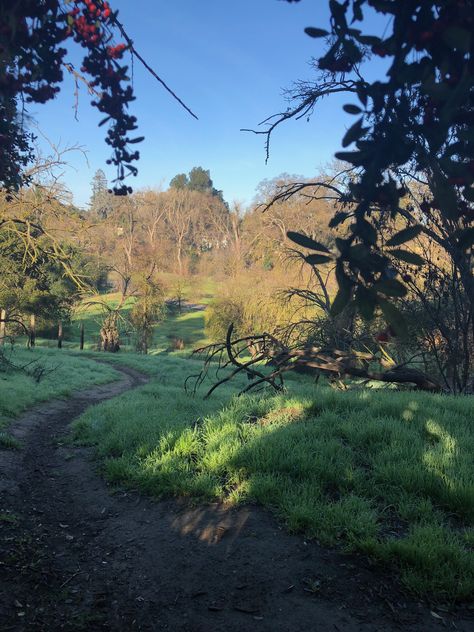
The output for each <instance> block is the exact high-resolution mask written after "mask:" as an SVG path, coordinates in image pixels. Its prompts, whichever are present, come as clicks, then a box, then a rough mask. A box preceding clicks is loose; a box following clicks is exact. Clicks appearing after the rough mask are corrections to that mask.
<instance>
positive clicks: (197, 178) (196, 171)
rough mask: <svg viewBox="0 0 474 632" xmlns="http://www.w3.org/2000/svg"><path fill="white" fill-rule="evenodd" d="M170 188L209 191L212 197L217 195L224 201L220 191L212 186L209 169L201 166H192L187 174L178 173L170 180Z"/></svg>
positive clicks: (200, 191)
mask: <svg viewBox="0 0 474 632" xmlns="http://www.w3.org/2000/svg"><path fill="white" fill-rule="evenodd" d="M170 188H171V189H178V190H181V189H189V190H190V191H198V192H199V193H209V194H211V195H213V196H214V197H218V198H219V199H220V200H222V201H224V199H223V196H222V191H219V190H218V189H216V188H214V183H213V182H212V179H211V172H210V171H209V169H203V168H202V167H193V168H192V169H191V171H190V172H189V173H188V174H185V173H178V174H177V175H175V176H174V178H172V180H171V182H170Z"/></svg>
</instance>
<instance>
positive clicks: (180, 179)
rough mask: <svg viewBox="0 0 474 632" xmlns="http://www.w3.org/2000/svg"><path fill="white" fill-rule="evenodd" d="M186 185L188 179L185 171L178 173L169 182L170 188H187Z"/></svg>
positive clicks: (187, 184)
mask: <svg viewBox="0 0 474 632" xmlns="http://www.w3.org/2000/svg"><path fill="white" fill-rule="evenodd" d="M188 186H189V179H188V176H187V175H186V174H185V173H178V174H177V175H175V177H174V178H172V180H171V182H170V189H178V190H180V189H187V188H188Z"/></svg>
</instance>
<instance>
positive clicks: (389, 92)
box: [206, 0, 474, 392]
mask: <svg viewBox="0 0 474 632" xmlns="http://www.w3.org/2000/svg"><path fill="white" fill-rule="evenodd" d="M287 1H288V2H291V1H299V0H287ZM329 9H330V16H331V17H330V23H329V24H328V27H327V29H323V28H320V25H318V27H308V28H307V29H306V34H307V35H308V36H309V37H312V38H324V40H325V44H326V46H325V50H324V53H323V55H322V56H321V57H319V58H318V59H315V60H313V66H314V69H315V71H316V76H315V78H314V80H312V81H311V82H298V83H297V84H296V85H295V86H294V88H293V89H292V90H291V91H290V92H289V97H290V107H289V108H287V109H285V111H283V112H281V113H280V114H277V115H275V116H272V117H270V118H269V119H267V121H266V122H267V123H268V126H267V128H266V129H265V130H257V131H256V133H259V134H265V135H266V150H267V156H268V152H269V146H270V140H271V135H272V133H273V132H274V131H275V129H276V128H277V127H278V126H279V125H280V124H282V123H284V122H285V121H288V120H290V119H293V118H295V119H299V118H304V117H307V116H310V115H311V114H312V113H313V111H315V109H316V108H317V105H318V103H319V101H320V100H321V99H323V98H325V97H330V96H331V95H334V94H341V93H347V94H348V95H351V96H352V97H353V98H352V102H350V103H347V104H346V105H345V106H344V110H345V111H346V112H347V113H348V114H349V115H352V116H355V117H357V119H356V122H355V123H354V124H353V125H352V126H351V127H350V128H349V129H348V131H347V132H346V134H345V135H344V138H343V139H342V145H343V147H344V149H345V150H344V151H342V152H339V153H337V154H336V158H338V159H339V160H341V161H344V162H345V163H346V164H348V165H349V167H348V168H345V169H344V170H343V171H341V173H340V174H339V177H337V178H333V179H332V181H329V182H328V181H327V180H317V181H313V182H306V183H301V184H299V185H298V186H296V187H295V186H294V184H290V185H289V186H285V185H283V186H282V187H281V189H280V190H279V191H278V192H277V194H276V195H275V197H274V199H273V200H272V201H271V202H270V203H269V204H268V205H267V208H270V207H272V206H274V204H275V202H276V201H281V200H288V199H290V198H291V197H292V196H293V195H294V194H295V193H296V192H298V193H301V192H302V191H305V195H307V196H308V197H312V198H314V199H328V198H331V199H332V200H333V201H334V203H335V206H336V208H335V213H334V215H333V217H332V219H331V221H330V224H329V225H330V227H332V228H337V230H338V235H337V237H336V238H335V240H334V244H333V245H332V244H328V243H323V242H322V241H320V240H318V239H316V238H315V235H314V234H312V233H313V231H311V230H308V232H307V233H304V232H302V231H299V232H296V231H288V233H287V234H288V237H289V238H290V239H291V240H292V241H293V243H295V244H296V245H297V246H298V247H299V248H300V249H301V256H302V257H303V258H304V259H305V260H306V262H307V263H308V264H310V265H311V266H312V267H313V268H314V269H315V270H316V269H317V268H318V266H325V267H327V266H334V268H335V276H336V279H337V284H338V291H337V293H336V296H335V298H334V300H333V301H332V306H331V312H330V314H329V318H330V319H336V318H338V317H340V316H344V318H345V319H346V320H347V322H349V323H350V325H348V326H345V329H346V330H347V331H349V333H350V339H349V340H348V342H347V345H346V348H345V349H340V348H337V347H336V348H335V347H334V346H328V347H326V346H325V345H323V346H318V345H315V344H312V342H311V340H310V339H309V340H308V339H307V338H306V341H305V340H303V341H299V342H298V343H297V344H296V345H293V346H286V347H285V346H283V345H282V344H281V339H280V340H275V338H274V337H272V336H271V335H269V334H263V335H260V336H258V335H252V336H249V337H247V338H246V339H240V340H233V338H232V334H233V327H232V326H231V327H229V329H228V332H227V336H226V341H225V343H223V344H222V345H217V346H214V347H213V348H211V349H209V356H208V360H210V359H213V358H216V357H218V356H219V354H220V353H223V352H224V353H226V355H227V358H228V361H229V362H230V363H232V364H233V365H234V366H235V367H237V368H236V369H235V370H234V373H237V372H239V371H245V372H247V374H248V375H249V377H250V378H251V379H252V380H253V381H252V384H251V386H250V387H254V386H258V385H261V384H262V383H269V384H271V385H272V386H273V387H275V388H280V387H281V382H280V379H281V377H282V374H283V373H284V372H286V371H288V370H291V369H293V370H299V369H304V368H306V369H308V370H316V371H323V372H326V373H329V374H332V375H336V376H337V375H351V376H355V377H359V378H365V379H376V380H381V381H385V382H399V383H409V384H415V385H416V386H417V387H418V388H422V389H426V390H441V389H443V388H446V389H447V390H453V391H454V392H459V391H460V390H469V389H470V388H472V380H470V381H469V380H468V379H466V376H469V375H470V374H471V375H472V368H471V367H472V365H473V358H474V327H473V322H474V319H473V314H474V277H473V274H472V267H473V258H472V257H473V243H474V186H473V184H474V162H473V156H474V63H473V53H474V37H473V35H472V27H473V24H474V5H473V3H472V2H471V1H467V0H437V1H435V2H428V1H426V0H411V1H410V2H397V1H396V0H343V1H342V0H341V1H338V0H330V1H329ZM369 14H371V15H372V18H373V17H374V14H375V16H376V17H377V18H379V19H382V20H384V21H385V25H384V29H382V30H383V35H382V36H376V35H373V34H372V33H371V32H370V26H368V25H369V24H373V23H374V22H373V20H371V21H370V23H369V22H368V20H367V19H366V18H367V16H368V15H369ZM374 57H379V58H383V59H384V62H385V64H386V68H387V72H386V75H385V76H384V77H378V78H376V79H374V78H373V73H368V72H367V62H369V61H370V60H371V59H373V58H374ZM354 101H356V102H354ZM349 148H351V149H352V150H351V151H350V150H349ZM417 184H421V185H422V190H421V195H420V191H417V190H416V189H417V187H416V185H417ZM416 240H418V242H420V246H419V247H418V246H417V241H416ZM430 242H431V243H433V244H435V246H436V247H437V248H438V253H437V254H436V255H435V258H434V261H435V265H433V258H429V257H426V256H425V253H424V248H426V245H427V244H429V243H430ZM439 258H441V259H443V260H444V261H445V264H444V265H442V266H440V265H438V261H439ZM323 269H324V268H323ZM420 269H421V271H422V272H421V274H420ZM413 279H415V288H413V287H412V288H411V291H412V293H413V294H414V295H415V296H416V295H418V297H420V295H421V296H422V297H423V298H425V297H426V300H425V302H424V305H425V306H426V310H425V312H424V316H426V315H429V314H430V313H431V314H433V310H434V312H435V313H436V314H437V315H436V314H435V316H430V318H431V321H430V327H431V333H432V334H433V335H432V339H435V338H438V334H437V332H436V331H435V325H436V326H438V327H439V328H440V329H441V328H444V333H441V337H442V339H443V342H442V345H443V346H445V347H446V348H447V349H448V356H447V358H446V362H444V360H443V361H442V362H441V363H439V364H440V365H441V367H442V369H443V383H441V381H440V376H439V375H433V374H426V373H424V372H423V371H420V370H418V369H417V368H414V367H413V365H412V363H411V359H410V357H407V356H406V355H405V357H401V356H399V357H392V356H391V355H390V353H389V352H388V351H387V348H386V345H387V344H389V343H390V341H391V340H392V339H395V340H400V339H403V338H405V337H406V335H407V319H406V318H403V317H402V314H401V312H400V309H399V307H400V305H401V304H402V300H404V299H408V298H409V289H410V288H409V286H410V284H412V285H413V283H412V280H413ZM449 286H451V287H449ZM452 288H455V291H454V292H453V291H451V289H452ZM427 293H428V294H427ZM413 294H412V296H413ZM446 301H447V302H448V303H449V310H450V313H452V316H451V315H450V316H449V318H444V317H443V318H439V317H438V316H439V314H440V313H442V312H443V310H444V309H445V308H446V305H448V303H446ZM418 304H423V301H421V302H419V303H418ZM466 307H467V309H465V308H466ZM355 310H357V311H358V312H359V313H360V314H361V315H362V316H363V318H364V319H365V320H366V321H369V322H370V321H372V320H373V319H374V318H377V317H380V315H381V316H382V317H383V318H384V319H385V320H386V321H388V324H389V327H387V328H386V329H385V330H384V331H382V332H380V333H379V334H378V335H377V336H376V340H377V342H378V343H379V349H378V350H377V348H375V349H374V348H372V349H365V350H364V349H357V339H354V332H355V331H356V329H357V327H356V326H355V325H356V323H355V320H354V315H355ZM451 310H452V312H451ZM453 323H454V324H453ZM357 326H358V325H357ZM453 332H455V335H456V337H459V338H458V339H456V340H449V339H450V338H451V337H452V333H453ZM448 342H449V343H451V344H448ZM256 343H258V344H259V348H260V349H261V353H260V354H259V356H258V357H257V358H253V359H252V362H251V364H249V363H248V362H246V361H245V359H244V356H243V355H242V354H245V353H246V352H248V349H249V346H250V345H255V344H256ZM305 343H306V344H305ZM433 343H434V348H435V352H438V351H440V350H441V348H442V345H441V344H439V343H438V342H437V341H434V340H433ZM459 349H463V350H464V351H463V353H464V355H463V357H462V358H461V361H460V363H459V364H460V365H461V366H459V364H458V366H457V367H455V368H453V356H456V354H457V353H458V351H459ZM256 361H260V362H263V361H266V362H267V366H269V367H271V372H270V373H266V374H265V373H264V372H262V371H260V370H259V371H257V370H255V369H253V368H252V366H251V365H253V363H254V362H256ZM206 366H207V367H209V366H210V365H209V364H207V365H206ZM445 367H446V370H445Z"/></svg>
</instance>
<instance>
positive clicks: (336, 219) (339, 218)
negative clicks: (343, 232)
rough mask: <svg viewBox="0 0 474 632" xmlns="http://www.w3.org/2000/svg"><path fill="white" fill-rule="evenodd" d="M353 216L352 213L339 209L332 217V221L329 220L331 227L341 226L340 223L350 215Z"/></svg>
mask: <svg viewBox="0 0 474 632" xmlns="http://www.w3.org/2000/svg"><path fill="white" fill-rule="evenodd" d="M350 216H351V213H346V211H338V212H337V213H336V214H335V215H334V217H333V218H331V221H330V222H329V228H335V227H336V226H339V224H342V222H345V221H346V219H347V218H348V217H350Z"/></svg>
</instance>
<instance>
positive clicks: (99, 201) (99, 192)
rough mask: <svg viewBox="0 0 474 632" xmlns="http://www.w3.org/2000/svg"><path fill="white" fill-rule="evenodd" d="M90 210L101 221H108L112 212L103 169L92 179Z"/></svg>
mask: <svg viewBox="0 0 474 632" xmlns="http://www.w3.org/2000/svg"><path fill="white" fill-rule="evenodd" d="M90 209H91V211H92V212H93V213H95V214H96V215H97V216H98V217H99V218H100V219H106V218H107V216H108V215H109V213H110V210H111V206H110V193H109V187H108V183H107V177H106V175H105V173H104V172H103V171H102V169H98V170H97V171H96V172H95V175H94V177H93V179H92V195H91V201H90Z"/></svg>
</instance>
